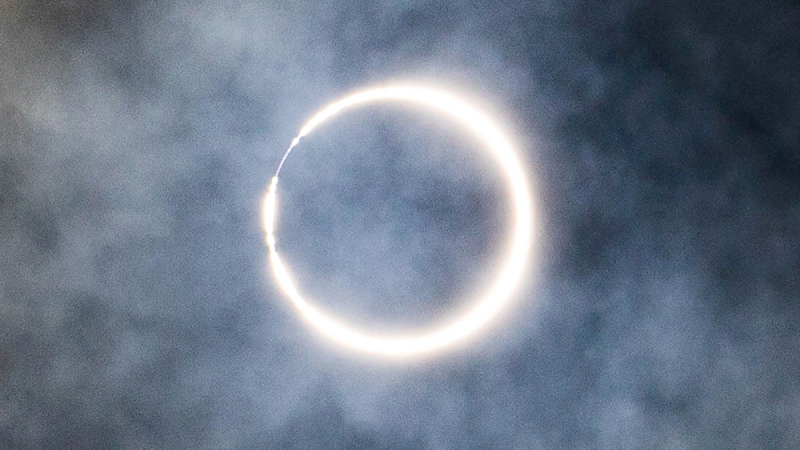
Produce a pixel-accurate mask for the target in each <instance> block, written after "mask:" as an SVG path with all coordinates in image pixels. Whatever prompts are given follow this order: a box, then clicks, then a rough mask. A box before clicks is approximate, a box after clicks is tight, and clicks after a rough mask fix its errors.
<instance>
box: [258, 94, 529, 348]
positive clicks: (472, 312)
mask: <svg viewBox="0 0 800 450" xmlns="http://www.w3.org/2000/svg"><path fill="white" fill-rule="evenodd" d="M379 102H392V103H398V104H413V105H416V106H421V107H423V108H427V109H428V110H430V111H432V112H435V113H438V114H440V115H441V116H442V117H444V118H446V119H449V120H452V121H455V122H456V123H458V124H460V125H461V126H463V129H464V131H465V132H467V133H470V134H472V135H473V136H474V137H475V138H477V139H478V140H479V141H480V142H482V144H483V145H485V147H486V149H487V150H488V151H489V154H490V156H491V157H492V159H493V160H494V162H495V163H496V164H497V165H498V167H499V168H500V169H501V172H502V174H503V178H504V182H505V189H506V191H507V196H508V200H509V204H510V205H511V210H512V213H511V217H510V227H509V236H508V237H507V239H506V242H505V244H504V246H505V247H506V249H505V252H504V253H503V254H502V256H501V258H500V260H499V261H500V262H499V264H498V267H499V268H498V269H497V272H496V273H495V275H494V277H493V278H492V279H491V281H490V282H489V283H488V285H487V286H486V287H484V288H483V289H484V290H483V291H482V292H481V294H480V295H479V296H478V297H477V298H478V300H477V301H475V302H472V303H471V304H470V305H469V307H468V308H467V309H466V310H465V311H464V312H463V314H461V315H459V316H457V317H456V318H455V319H453V320H450V321H448V322H445V323H442V324H438V325H437V326H435V327H433V328H431V329H427V330H421V331H420V330H415V331H410V332H407V333H406V332H404V333H398V334H380V333H374V332H370V331H368V330H366V329H362V328H359V327H357V326H355V325H352V324H349V323H345V322H343V321H341V320H339V319H338V318H336V317H335V316H333V315H330V314H329V313H328V312H327V311H323V310H321V309H320V308H318V307H316V306H315V305H314V304H312V303H311V302H309V301H308V300H307V299H306V298H305V297H303V295H302V294H301V293H300V289H299V288H298V286H297V285H296V283H295V282H294V280H293V278H292V275H291V273H290V271H289V269H288V268H287V266H286V264H285V263H284V262H283V259H282V258H281V257H280V255H279V253H278V250H277V248H276V239H275V218H276V215H277V212H278V206H277V192H278V176H279V175H280V172H281V169H282V168H283V164H284V162H285V161H286V158H287V157H288V156H289V154H290V153H291V151H292V149H293V148H294V147H295V146H297V145H298V144H299V143H300V140H301V139H302V138H303V137H304V136H307V135H309V134H310V133H311V132H313V131H314V129H315V128H317V127H318V126H319V125H320V124H322V123H324V122H325V121H327V120H330V119H332V118H334V117H335V116H336V115H338V114H339V113H341V112H342V111H345V110H347V109H351V108H356V107H359V106H363V105H366V104H370V103H379ZM262 219H263V225H264V231H265V233H266V241H267V247H268V249H269V259H270V264H271V266H272V271H273V274H274V277H275V280H276V281H277V284H278V286H279V287H280V289H281V290H282V292H283V293H284V294H285V295H286V296H287V297H288V298H289V300H290V301H291V302H292V304H293V305H294V307H295V308H296V309H297V311H298V312H299V313H300V314H301V316H302V317H303V319H304V320H305V321H306V322H307V323H309V324H310V325H311V326H312V327H313V328H314V329H315V330H317V331H318V332H319V333H321V334H322V335H324V336H325V337H327V338H329V339H331V340H332V341H334V342H336V343H338V344H341V345H343V346H345V347H347V348H350V349H352V350H356V351H359V352H363V353H368V354H372V355H377V356H383V357H391V358H403V357H411V356H415V355H424V354H431V353H434V352H437V351H442V350H446V349H449V348H452V347H453V346H455V345H456V344H458V343H460V342H463V341H466V340H467V339H468V338H470V337H474V336H475V335H476V334H477V332H478V331H480V330H482V329H485V328H486V327H487V325H489V324H490V323H491V322H493V321H494V320H495V319H496V318H497V317H498V316H499V313H500V312H501V311H503V310H504V309H505V308H506V307H507V306H509V303H511V300H512V299H513V298H514V294H515V292H516V291H517V290H518V289H519V287H520V286H521V284H522V282H523V281H524V278H525V274H526V273H528V268H529V265H530V260H531V256H532V253H533V247H534V243H535V242H534V241H535V238H536V236H535V231H536V230H535V228H536V227H535V224H536V217H535V208H534V201H533V195H532V191H531V183H530V182H529V180H528V179H527V177H526V174H525V170H524V166H523V164H522V161H521V159H520V157H519V155H518V154H517V151H516V150H515V148H514V147H513V145H512V144H511V140H510V139H508V137H507V136H506V135H505V134H504V133H503V132H502V131H501V129H500V127H499V126H498V125H497V124H496V123H495V122H494V121H493V120H491V119H490V118H489V116H487V115H486V114H484V113H483V112H482V111H480V110H479V109H477V108H476V107H474V106H473V105H471V104H470V103H468V102H466V101H464V100H462V99H461V98H459V97H457V96H455V95H453V94H451V93H449V92H446V91H443V90H441V89H437V88H432V87H427V86H418V85H390V86H384V87H377V88H371V89H365V90H361V91H358V92H355V93H353V94H350V95H348V96H345V97H343V98H341V99H339V100H337V101H334V102H332V103H330V104H328V105H327V106H325V107H324V108H322V109H321V110H320V111H318V112H317V113H316V114H314V115H313V116H312V117H311V119H309V120H308V122H306V123H305V124H304V125H303V126H302V128H301V129H300V132H299V133H298V135H297V136H296V137H295V138H294V139H293V140H292V142H291V145H290V146H289V149H288V150H287V151H286V153H285V154H284V156H283V158H282V159H281V162H280V164H279V166H278V169H277V171H276V172H275V175H274V176H273V177H272V179H271V181H270V184H269V187H268V188H267V191H266V194H265V195H264V199H263V202H262Z"/></svg>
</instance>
